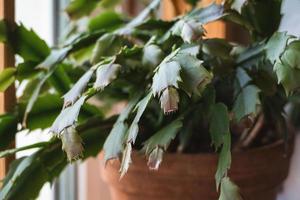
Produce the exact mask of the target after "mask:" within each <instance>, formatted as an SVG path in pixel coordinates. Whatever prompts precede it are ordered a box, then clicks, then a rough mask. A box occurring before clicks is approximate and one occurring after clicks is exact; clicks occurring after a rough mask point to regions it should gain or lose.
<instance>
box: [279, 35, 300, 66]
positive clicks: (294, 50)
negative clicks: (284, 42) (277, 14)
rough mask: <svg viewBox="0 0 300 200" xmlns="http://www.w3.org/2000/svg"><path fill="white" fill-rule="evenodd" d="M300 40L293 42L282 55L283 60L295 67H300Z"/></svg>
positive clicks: (284, 62)
mask: <svg viewBox="0 0 300 200" xmlns="http://www.w3.org/2000/svg"><path fill="white" fill-rule="evenodd" d="M299 54H300V41H297V40H296V41H293V42H291V43H290V44H289V45H288V46H287V48H286V49H285V51H284V52H283V54H282V55H281V62H282V63H283V64H285V65H288V66H290V67H291V68H294V69H300V58H299Z"/></svg>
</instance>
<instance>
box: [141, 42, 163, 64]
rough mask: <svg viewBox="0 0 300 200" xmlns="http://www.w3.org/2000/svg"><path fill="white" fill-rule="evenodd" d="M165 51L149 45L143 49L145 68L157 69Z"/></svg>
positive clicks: (154, 45)
mask: <svg viewBox="0 0 300 200" xmlns="http://www.w3.org/2000/svg"><path fill="white" fill-rule="evenodd" d="M163 56H164V53H163V51H162V50H161V49H160V47H159V46H157V45H156V44H148V45H146V46H145V47H144V49H143V58H142V63H143V65H145V66H150V67H156V66H158V64H159V63H160V62H161V61H162V59H163Z"/></svg>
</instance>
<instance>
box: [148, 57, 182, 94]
mask: <svg viewBox="0 0 300 200" xmlns="http://www.w3.org/2000/svg"><path fill="white" fill-rule="evenodd" d="M180 70H181V67H180V65H179V63H178V62H177V61H163V62H162V63H161V64H160V65H159V66H158V68H157V71H156V73H155V75H154V76H153V83H152V91H153V94H154V95H155V96H156V95H160V94H161V93H162V92H163V90H164V89H166V88H168V87H174V88H178V82H179V81H181V78H180Z"/></svg>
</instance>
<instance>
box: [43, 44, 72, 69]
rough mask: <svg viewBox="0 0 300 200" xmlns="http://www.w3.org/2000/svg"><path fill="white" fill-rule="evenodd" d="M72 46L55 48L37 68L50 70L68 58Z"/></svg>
mask: <svg viewBox="0 0 300 200" xmlns="http://www.w3.org/2000/svg"><path fill="white" fill-rule="evenodd" d="M71 49H72V46H67V47H64V48H62V49H53V50H52V51H51V53H50V55H49V56H47V57H46V59H44V60H43V62H41V63H40V64H39V65H38V66H37V68H38V69H46V70H50V69H51V68H52V67H53V66H54V65H56V64H58V63H60V62H61V61H62V60H63V59H65V58H66V56H67V55H68V53H69V52H70V50H71Z"/></svg>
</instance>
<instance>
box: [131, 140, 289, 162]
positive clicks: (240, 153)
mask: <svg viewBox="0 0 300 200" xmlns="http://www.w3.org/2000/svg"><path fill="white" fill-rule="evenodd" d="M292 138H293V137H291V138H290V139H289V141H288V148H290V146H292V141H293V139H292ZM284 145H285V141H284V140H283V139H280V140H277V141H275V142H273V143H271V144H267V145H263V146H259V147H254V148H250V149H245V150H241V151H231V154H232V156H233V157H235V156H245V155H248V154H253V153H257V152H263V151H265V150H272V149H275V148H280V146H282V149H283V151H284V150H285V149H284ZM132 153H133V155H134V156H143V157H145V154H144V152H141V151H137V150H134V151H133V152H132ZM165 156H167V157H169V158H170V157H177V158H178V157H182V158H190V157H198V156H200V157H212V156H218V153H217V152H198V153H178V152H174V153H170V152H166V153H165V154H164V157H165Z"/></svg>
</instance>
